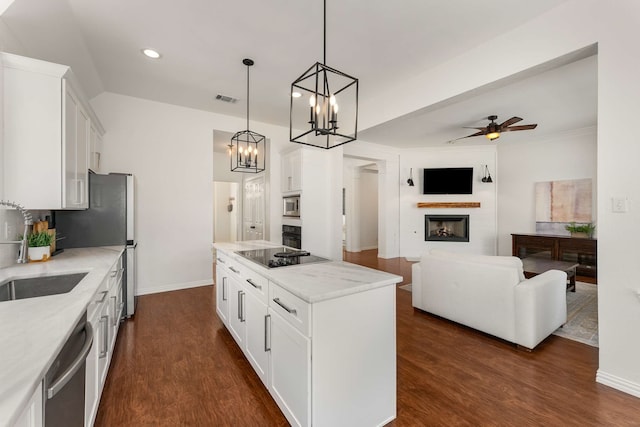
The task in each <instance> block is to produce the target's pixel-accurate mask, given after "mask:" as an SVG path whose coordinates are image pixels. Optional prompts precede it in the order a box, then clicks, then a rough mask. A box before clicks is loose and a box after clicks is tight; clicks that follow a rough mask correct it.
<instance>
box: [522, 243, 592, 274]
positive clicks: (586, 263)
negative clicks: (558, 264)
mask: <svg viewBox="0 0 640 427" xmlns="http://www.w3.org/2000/svg"><path fill="white" fill-rule="evenodd" d="M511 243H512V251H511V254H512V255H513V256H517V257H518V258H529V257H538V258H544V259H550V260H553V261H564V262H572V263H577V264H578V266H577V267H576V275H577V276H584V277H589V278H592V279H593V282H594V283H595V281H596V279H597V277H598V267H597V253H598V241H597V240H596V239H588V238H579V237H570V236H553V235H547V234H512V235H511Z"/></svg>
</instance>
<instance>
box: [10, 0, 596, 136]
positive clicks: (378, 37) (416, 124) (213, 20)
mask: <svg viewBox="0 0 640 427" xmlns="http://www.w3.org/2000/svg"><path fill="white" fill-rule="evenodd" d="M564 1H565V0H537V1H535V2H533V1H528V0H485V1H477V0H452V1H446V2H443V1H439V0H404V1H403V2H391V1H388V0H328V1H327V3H328V4H327V21H328V22H327V31H328V32H327V43H328V46H327V64H328V65H331V66H334V67H336V68H338V69H339V70H341V71H344V72H346V73H348V74H350V75H353V76H356V77H358V78H359V79H360V93H361V98H362V99H364V100H366V98H367V92H368V91H376V90H379V89H380V88H384V87H387V86H388V85H390V84H391V83H392V82H394V81H397V80H398V79H405V78H408V76H411V75H414V74H417V73H419V72H421V71H423V70H425V69H428V68H430V67H433V66H435V65H436V64H439V63H441V62H443V61H445V60H447V59H450V58H452V57H454V56H456V55H459V54H461V53H463V52H464V51H466V50H468V49H471V48H473V47H475V46H478V45H480V44H482V43H483V42H486V41H488V40H490V39H492V38H494V37H495V36H497V35H499V34H501V33H504V32H506V31H509V30H510V29H513V28H515V27H517V26H519V25H521V24H523V23H524V22H526V21H528V20H530V19H532V18H533V17H535V16H538V15H540V14H542V13H544V12H546V11H547V10H549V9H551V8H553V7H556V6H557V5H559V4H561V3H563V2H564ZM1 19H2V24H4V26H5V28H6V29H8V31H9V32H10V33H11V36H12V38H14V39H16V40H18V41H19V44H20V46H19V48H20V49H19V50H21V51H22V52H21V53H26V54H28V55H29V56H34V57H37V58H41V59H44V60H48V61H54V62H59V63H63V64H68V65H71V66H72V68H73V69H74V71H75V73H76V74H77V75H78V77H79V79H80V81H81V83H82V85H83V87H84V88H85V91H86V92H87V94H88V95H89V96H90V97H93V96H96V95H98V94H99V93H101V92H103V91H109V92H114V93H120V94H124V95H130V96H135V97H140V98H146V99H150V100H156V101H160V102H166V103H171V104H176V105H182V106H186V107H191V108H197V109H202V110H207V111H213V112H217V113H221V114H228V115H233V116H238V117H244V116H245V112H246V110H245V108H246V104H245V102H246V67H245V66H244V65H243V64H242V59H243V58H246V57H249V58H252V59H254V60H255V62H256V64H255V66H253V67H252V69H251V121H262V122H266V123H272V124H276V125H281V126H287V127H288V125H289V123H288V121H289V99H288V96H289V90H290V85H291V82H292V81H293V80H294V79H295V78H297V77H298V76H299V74H301V73H302V72H303V71H304V70H306V68H308V67H309V66H311V65H312V64H313V63H314V62H316V61H322V1H321V0H297V1H291V0H235V1H220V0H218V1H214V0H189V1H188V2H178V1H171V0H135V1H131V0H109V1H101V0H15V2H14V3H13V4H12V5H11V6H10V7H9V8H8V9H7V10H6V12H5V13H4V14H3V15H2V17H1ZM1 43H2V42H1V41H0V47H2V48H4V49H6V50H10V51H11V47H12V46H8V49H7V46H2V45H1ZM144 47H152V48H154V49H157V50H158V51H160V52H161V53H162V55H163V56H162V58H161V59H160V60H151V59H148V58H146V57H144V56H143V55H142V54H141V53H140V49H142V48H144ZM14 50H16V49H14ZM541 88H542V89H541ZM595 88H596V84H595V59H587V60H584V61H580V62H578V63H575V64H569V65H568V66H565V67H562V68H558V69H556V70H551V71H548V72H546V73H543V74H540V75H538V76H534V77H530V78H528V79H526V80H522V81H517V82H515V83H511V84H509V85H508V86H504V87H502V88H500V89H497V90H496V91H495V92H493V93H492V92H487V93H483V94H481V95H476V96H473V97H467V98H466V99H463V100H461V101H460V102H456V103H455V104H452V105H447V106H445V107H442V108H435V109H428V111H425V112H416V114H412V115H410V116H409V117H405V118H399V119H397V120H394V121H392V122H389V123H385V124H381V125H379V126H376V127H374V128H370V129H368V130H364V131H362V130H361V132H360V135H359V139H364V140H367V141H371V142H378V143H384V144H393V145H395V146H398V147H413V146H424V145H432V144H442V143H445V142H446V141H447V140H449V139H452V138H456V137H460V136H464V135H465V134H466V133H465V132H466V131H467V129H461V127H462V126H483V125H485V124H486V123H487V121H486V120H482V118H483V117H486V116H488V115H490V114H497V115H498V116H499V121H504V120H506V119H508V118H509V117H511V116H513V115H518V116H520V117H523V118H524V121H523V122H522V124H527V123H532V122H535V123H538V124H539V126H538V129H537V130H536V131H533V132H538V131H539V132H540V133H542V132H543V131H550V130H552V129H555V131H557V130H558V129H559V127H558V126H562V127H565V128H570V127H572V128H575V127H585V126H591V125H594V124H595V91H596V89H595ZM369 93H373V92H369ZM216 94H223V95H228V96H232V97H234V98H238V99H239V101H238V102H237V103H236V104H226V103H222V102H220V101H215V100H214V98H215V96H216ZM556 122H558V123H556ZM524 133H527V132H517V133H516V132H514V133H512V134H509V135H508V137H509V138H512V137H516V136H517V134H524ZM503 138H507V135H504V136H503ZM482 139H483V138H470V139H467V140H464V141H465V144H466V143H476V142H475V141H472V140H480V141H482Z"/></svg>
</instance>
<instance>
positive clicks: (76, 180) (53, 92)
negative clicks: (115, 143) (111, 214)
mask: <svg viewBox="0 0 640 427" xmlns="http://www.w3.org/2000/svg"><path fill="white" fill-rule="evenodd" d="M0 58H1V60H2V68H3V81H2V89H3V92H4V94H3V96H4V99H3V104H4V108H3V115H4V117H3V118H4V120H3V122H4V129H3V139H4V156H3V164H2V166H3V174H4V176H3V178H4V186H5V188H4V193H5V194H4V195H5V198H8V199H10V200H19V201H20V202H21V204H23V205H24V206H25V207H26V208H27V209H86V208H87V206H88V186H87V183H88V173H87V170H88V167H89V149H90V148H89V143H90V128H91V126H93V127H94V128H95V129H96V130H97V131H98V133H100V134H102V133H104V130H103V128H102V125H101V124H100V122H99V121H98V119H97V117H96V116H95V114H94V113H93V111H92V110H91V107H90V106H89V104H88V102H87V101H86V98H85V97H84V96H83V95H82V91H81V89H80V86H79V85H78V83H77V80H76V78H75V76H74V75H73V73H72V72H71V69H70V68H69V67H67V66H63V65H59V64H53V63H49V62H45V61H40V60H36V59H31V58H25V57H22V56H17V55H12V54H8V53H1V54H0Z"/></svg>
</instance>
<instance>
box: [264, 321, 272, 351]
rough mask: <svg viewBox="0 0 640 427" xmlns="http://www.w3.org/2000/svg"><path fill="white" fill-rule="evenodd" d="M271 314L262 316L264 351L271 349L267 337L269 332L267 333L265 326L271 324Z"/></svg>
mask: <svg viewBox="0 0 640 427" xmlns="http://www.w3.org/2000/svg"><path fill="white" fill-rule="evenodd" d="M270 319H271V315H270V314H267V315H266V316H264V351H265V352H267V351H271V341H270V340H269V338H270V337H271V333H267V328H268V327H269V325H270V324H271V322H270Z"/></svg>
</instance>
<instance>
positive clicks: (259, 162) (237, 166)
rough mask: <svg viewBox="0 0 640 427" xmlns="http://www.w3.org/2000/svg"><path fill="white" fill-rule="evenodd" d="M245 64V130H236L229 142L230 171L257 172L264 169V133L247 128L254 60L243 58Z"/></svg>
mask: <svg viewBox="0 0 640 427" xmlns="http://www.w3.org/2000/svg"><path fill="white" fill-rule="evenodd" d="M242 63H243V64H244V65H246V66H247V130H243V131H240V132H236V133H235V135H233V137H232V138H231V144H229V157H230V159H231V171H232V172H245V173H258V172H262V171H264V170H265V157H266V153H267V152H266V150H265V147H266V139H265V137H264V135H260V134H259V133H256V132H252V131H250V130H249V67H251V66H252V65H253V64H254V62H253V60H252V59H248V58H245V59H243V60H242Z"/></svg>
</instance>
